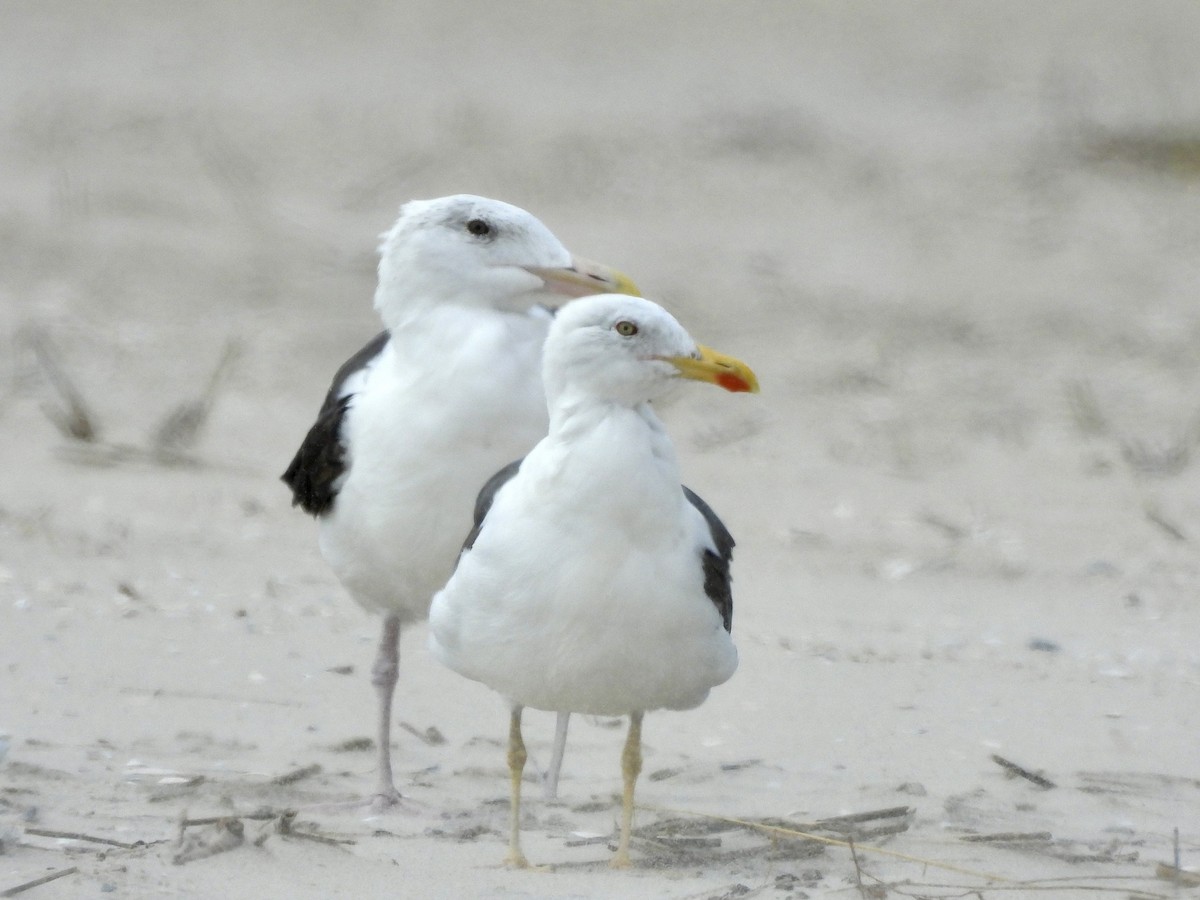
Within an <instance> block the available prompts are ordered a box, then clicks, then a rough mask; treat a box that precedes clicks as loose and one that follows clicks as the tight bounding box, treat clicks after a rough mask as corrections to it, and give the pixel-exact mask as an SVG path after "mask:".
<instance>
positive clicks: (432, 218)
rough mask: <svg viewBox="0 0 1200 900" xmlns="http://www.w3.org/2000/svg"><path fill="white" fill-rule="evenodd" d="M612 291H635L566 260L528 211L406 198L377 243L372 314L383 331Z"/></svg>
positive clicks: (597, 269) (491, 203) (473, 200)
mask: <svg viewBox="0 0 1200 900" xmlns="http://www.w3.org/2000/svg"><path fill="white" fill-rule="evenodd" d="M614 292H615V293H625V294H636V293H638V290H637V287H636V286H635V285H634V284H633V282H632V281H630V279H629V278H628V277H627V276H625V275H623V274H622V273H620V272H617V271H616V270H614V269H610V268H608V267H607V266H602V265H600V264H598V263H593V262H590V261H588V260H585V259H582V258H580V257H576V256H573V255H572V254H571V253H570V252H569V251H568V250H567V248H566V247H564V246H563V245H562V242H561V241H559V240H558V238H556V237H555V236H554V234H553V233H552V232H551V231H550V229H549V228H547V227H546V226H545V225H543V224H542V222H541V221H539V220H538V219H537V218H536V217H534V216H533V215H531V214H530V213H528V212H526V211H525V210H523V209H521V208H520V207H517V206H513V205H512V204H509V203H504V202H503V201H500V200H491V199H488V198H486V197H476V196H473V195H470V194H456V195H454V196H451V197H441V198H438V199H436V200H412V201H410V202H408V203H406V204H404V206H403V207H401V209H400V216H399V218H398V219H397V220H396V223H395V225H393V226H392V227H391V229H389V230H388V231H387V232H386V233H384V235H383V236H382V241H381V243H380V245H379V286H378V288H377V289H376V291H375V308H376V309H377V310H378V311H379V313H380V315H381V316H382V318H383V320H384V324H385V325H387V326H388V328H396V327H399V326H400V325H402V324H403V323H404V322H405V321H407V320H409V319H411V318H412V317H413V316H419V315H421V313H423V312H425V311H428V310H430V309H435V308H437V307H439V306H446V305H455V306H463V307H471V308H478V309H494V310H500V311H504V312H519V311H524V310H526V309H528V308H529V307H530V306H533V305H534V304H537V303H551V304H553V303H554V302H556V301H559V302H561V301H562V300H563V299H564V298H570V297H581V296H585V295H588V294H596V293H614Z"/></svg>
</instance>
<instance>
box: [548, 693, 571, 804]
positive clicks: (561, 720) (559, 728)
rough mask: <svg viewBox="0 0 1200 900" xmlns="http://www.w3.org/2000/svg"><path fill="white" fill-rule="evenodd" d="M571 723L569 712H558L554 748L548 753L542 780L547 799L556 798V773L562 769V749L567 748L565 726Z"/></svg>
mask: <svg viewBox="0 0 1200 900" xmlns="http://www.w3.org/2000/svg"><path fill="white" fill-rule="evenodd" d="M570 724H571V714H570V713H569V712H560V713H559V714H558V719H557V720H556V721H555V723H554V750H553V752H551V754H550V768H548V769H547V770H546V777H545V779H544V780H543V781H542V790H543V792H544V793H545V797H546V799H547V800H556V799H558V775H559V772H561V771H562V761H563V751H565V750H566V748H567V726H568V725H570Z"/></svg>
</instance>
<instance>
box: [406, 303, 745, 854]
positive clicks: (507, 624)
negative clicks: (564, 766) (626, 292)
mask: <svg viewBox="0 0 1200 900" xmlns="http://www.w3.org/2000/svg"><path fill="white" fill-rule="evenodd" d="M544 357H545V358H544V363H543V369H542V377H543V382H544V383H545V388H546V399H547V403H548V406H549V410H550V431H549V434H548V435H547V436H546V437H545V438H544V439H543V440H542V441H541V442H539V443H538V445H537V446H536V447H534V448H533V450H531V451H530V452H529V455H528V456H526V457H525V459H524V460H522V461H521V462H520V463H517V464H513V465H510V466H508V467H507V468H505V469H503V470H501V471H500V472H498V473H497V474H496V475H495V476H493V478H492V479H491V480H490V481H488V483H487V484H486V485H485V487H484V489H483V491H482V492H481V493H480V496H479V498H478V500H477V503H476V515H475V518H476V522H475V527H474V529H473V530H472V531H471V532H470V534H469V535H468V537H467V540H466V542H465V544H464V546H463V551H462V555H461V556H460V557H459V561H458V565H457V567H456V568H455V570H454V574H453V575H452V576H451V578H450V580H449V582H448V583H447V584H446V586H445V587H444V588H443V589H442V590H441V591H440V592H439V593H438V594H437V595H436V596H435V597H434V600H433V606H432V608H431V610H430V633H429V640H430V646H431V649H432V650H433V652H434V654H435V655H436V656H437V658H438V659H440V660H441V661H442V662H443V663H445V664H446V665H447V666H449V667H450V668H452V669H454V670H455V671H457V672H459V673H461V674H462V675H465V676H466V677H468V678H471V679H474V680H476V681H480V682H482V683H484V684H486V685H488V686H489V687H491V688H493V689H494V690H496V691H498V692H499V693H500V694H502V695H503V696H504V697H505V698H506V699H507V700H508V701H509V702H510V703H511V710H512V714H511V718H510V723H509V747H508V763H509V771H510V776H511V792H512V806H511V811H510V814H511V819H510V834H509V857H508V861H509V862H510V863H511V864H512V865H515V866H518V867H524V866H527V865H528V862H527V861H526V859H525V855H524V853H523V852H522V850H521V845H520V801H521V774H522V770H523V768H524V765H525V759H526V752H525V747H524V742H523V741H522V737H521V711H522V709H523V707H525V706H531V707H534V708H536V709H544V710H555V711H559V712H562V711H568V712H582V713H590V714H596V715H626V714H627V715H629V732H628V737H627V739H626V742H625V747H624V751H623V753H622V756H621V764H622V772H623V776H624V792H623V797H622V814H621V833H620V840H619V844H618V849H617V853H616V856H615V857H614V858H613V865H614V866H618V867H622V866H628V865H629V864H630V858H629V835H630V829H631V828H632V821H633V793H634V785H635V783H636V781H637V777H638V774H639V772H640V771H641V729H642V716H643V713H645V712H646V711H647V710H654V709H690V708H692V707H694V706H697V705H699V704H700V703H702V702H703V701H704V699H705V698H706V697H707V696H708V693H709V690H710V689H711V688H713V687H715V686H716V685H719V684H722V683H723V682H725V681H726V680H727V679H728V678H729V677H730V676H731V675H733V672H734V670H735V669H736V668H737V650H736V649H735V648H734V645H733V640H732V637H731V626H732V616H733V598H732V594H731V589H730V572H729V566H730V558H731V555H732V551H733V538H732V537H731V536H730V534H729V531H728V530H727V529H726V528H725V526H724V525H723V524H722V523H721V521H720V519H718V518H717V516H716V514H715V513H713V511H712V510H711V509H710V508H709V507H708V505H707V504H706V503H704V501H703V500H701V499H700V498H699V497H698V496H696V494H694V493H693V492H691V491H689V490H688V489H687V488H685V487H683V486H682V484H681V483H680V474H679V466H678V463H677V461H676V458H675V451H674V448H673V446H672V444H671V440H670V438H669V437H668V436H667V433H666V430H665V428H664V427H663V424H662V422H661V421H660V420H659V418H658V416H657V415H655V413H654V410H653V408H652V405H651V404H652V401H654V400H655V399H657V398H660V397H662V396H663V395H664V394H665V393H667V392H668V391H669V390H670V389H671V388H672V387H673V386H674V385H675V384H676V383H677V382H678V379H680V378H688V379H695V380H699V381H707V382H711V383H713V384H716V385H719V386H720V387H723V388H725V389H726V390H729V391H757V390H758V383H757V380H756V378H755V376H754V373H753V372H751V371H750V369H749V368H748V367H747V366H746V365H745V364H744V363H741V362H739V361H738V360H736V359H733V358H731V357H728V356H724V355H722V354H720V353H717V352H716V351H713V350H710V349H708V348H706V347H701V346H698V345H697V344H696V342H695V341H693V340H692V338H691V337H689V336H688V334H687V332H686V331H684V329H683V327H682V326H681V325H680V324H679V323H678V322H677V321H675V319H674V318H672V317H671V316H670V314H668V313H667V312H666V311H665V310H664V309H662V308H661V307H659V306H657V305H656V304H654V303H651V302H650V301H648V300H643V299H640V298H637V297H623V296H599V297H589V298H586V299H583V300H577V301H575V302H574V303H572V304H570V305H569V306H567V307H565V308H564V309H563V310H561V311H560V312H559V314H558V316H557V317H556V318H555V321H554V323H553V324H552V325H551V327H550V334H549V336H548V337H547V339H546V348H545V354H544Z"/></svg>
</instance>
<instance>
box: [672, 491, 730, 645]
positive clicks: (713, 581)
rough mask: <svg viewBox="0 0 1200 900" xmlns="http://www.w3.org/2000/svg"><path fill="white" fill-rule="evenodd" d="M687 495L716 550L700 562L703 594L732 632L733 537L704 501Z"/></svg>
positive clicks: (706, 550)
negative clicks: (702, 568)
mask: <svg viewBox="0 0 1200 900" xmlns="http://www.w3.org/2000/svg"><path fill="white" fill-rule="evenodd" d="M683 493H684V495H685V496H686V497H687V498H688V502H689V503H691V504H692V506H694V507H696V509H697V510H698V511H699V513H700V515H702V516H704V521H706V522H707V523H708V531H709V534H710V535H712V542H713V545H714V546H715V547H716V548H717V550H716V552H715V553H714V552H713V551H712V550H710V549H708V548H707V547H705V548H704V553H703V555H702V557H701V560H702V562H703V565H704V593H706V594H708V599H709V600H711V601H712V602H713V606H715V607H716V608H717V612H719V613H720V614H721V622H722V623H723V624H724V625H725V630H726V631H728V632H730V633H732V632H733V578H732V577H731V576H730V574H729V561H730V560H731V559H733V543H734V542H733V535H732V534H730V533H729V529H728V528H726V527H725V523H724V522H722V521H721V520H720V519H719V518H717V514H716V513H715V512H713V511H712V507H711V506H709V505H708V504H707V503H705V502H704V501H703V500H701V499H700V498H699V497H698V496H697V495H696V493H695V492H694V491H693V490H692V489H691V488H689V487H686V486H685V487H684V489H683Z"/></svg>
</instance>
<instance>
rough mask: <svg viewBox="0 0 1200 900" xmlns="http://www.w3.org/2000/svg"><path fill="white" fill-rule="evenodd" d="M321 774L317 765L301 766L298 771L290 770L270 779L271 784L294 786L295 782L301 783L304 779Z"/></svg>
mask: <svg viewBox="0 0 1200 900" xmlns="http://www.w3.org/2000/svg"><path fill="white" fill-rule="evenodd" d="M320 772H321V766H320V765H319V764H318V763H312V764H311V765H307V766H301V767H300V768H298V769H292V771H290V772H284V773H283V774H282V775H276V776H275V777H274V778H272V779H271V784H275V785H282V784H295V783H296V782H297V781H303V780H304V779H305V778H311V777H312V776H313V775H318V774H320Z"/></svg>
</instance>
